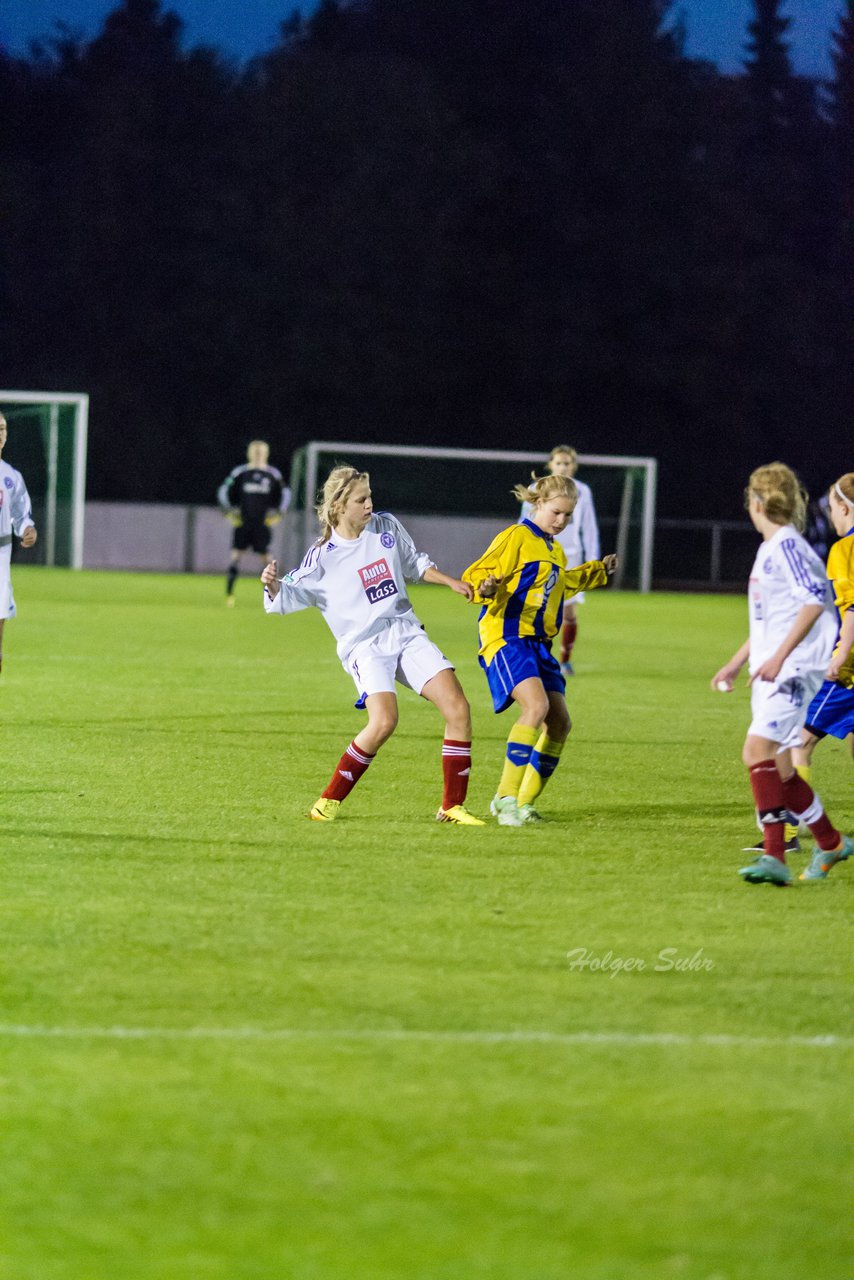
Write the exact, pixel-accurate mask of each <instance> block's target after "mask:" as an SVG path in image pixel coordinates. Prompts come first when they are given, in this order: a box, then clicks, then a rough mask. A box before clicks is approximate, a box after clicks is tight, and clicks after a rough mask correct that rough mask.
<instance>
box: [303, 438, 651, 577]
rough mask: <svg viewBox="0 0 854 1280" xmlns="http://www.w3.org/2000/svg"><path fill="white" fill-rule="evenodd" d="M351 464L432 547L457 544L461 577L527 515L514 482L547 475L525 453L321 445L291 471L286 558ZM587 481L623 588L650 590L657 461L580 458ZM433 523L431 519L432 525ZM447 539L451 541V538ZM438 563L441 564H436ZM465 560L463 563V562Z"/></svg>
mask: <svg viewBox="0 0 854 1280" xmlns="http://www.w3.org/2000/svg"><path fill="white" fill-rule="evenodd" d="M342 462H344V463H349V464H351V465H352V466H356V467H359V468H360V469H362V470H365V471H369V472H370V473H371V484H372V487H373V490H374V494H375V501H376V503H377V505H378V507H379V508H380V509H386V508H388V509H389V510H392V511H394V513H395V514H396V515H399V516H400V517H401V519H402V520H403V522H404V524H406V523H407V521H415V522H416V523H417V526H418V529H419V531H420V530H421V529H425V530H428V531H429V532H428V533H427V536H428V537H429V539H430V541H429V542H428V541H427V537H424V538H423V539H422V540H423V542H424V546H425V549H427V550H430V551H431V552H432V549H433V547H434V546H437V547H439V546H442V545H444V544H448V545H450V543H449V539H452V540H453V548H454V553H455V554H454V555H452V556H451V557H450V558H449V557H448V556H447V555H445V556H444V557H443V567H445V565H447V566H448V568H449V569H450V568H451V566H452V565H453V566H454V567H455V568H456V569H457V570H459V569H460V567H461V566H462V567H464V565H465V564H468V563H470V561H471V560H474V559H475V558H476V557H477V556H478V555H479V554H480V553H481V552H482V551H483V548H484V545H485V542H484V538H486V537H488V536H491V534H490V533H489V531H490V529H491V530H492V531H493V532H498V530H499V529H501V528H502V526H504V525H507V524H509V523H510V522H512V521H513V520H515V519H517V518H518V514H519V505H518V503H517V502H516V500H515V499H514V497H513V495H512V490H513V487H514V485H516V484H519V483H520V482H521V483H524V482H526V481H527V480H528V479H529V477H530V474H531V471H532V470H536V471H537V473H538V474H542V473H543V472H544V471H545V465H546V459H545V455H544V454H543V453H533V452H529V451H522V450H518V451H516V450H513V451H507V450H497V449H445V448H441V447H438V446H434V445H423V446H422V445H387V444H358V443H355V442H353V441H346V440H344V441H340V440H312V441H309V443H307V444H306V445H304V446H303V448H301V449H299V450H298V451H297V453H296V454H295V455H294V457H293V461H292V465H291V480H290V483H291V490H292V493H293V499H292V504H293V505H292V513H291V520H290V524H289V530H288V538H287V554H288V555H289V557H290V558H291V559H292V560H293V561H294V562H296V561H297V560H298V559H299V557H301V555H302V553H303V551H304V550H305V548H306V547H307V546H308V545H309V543H310V542H311V541H312V540H313V539H314V538H315V537H316V536H317V522H316V519H315V516H314V504H315V500H316V495H317V493H318V490H319V489H320V487H321V486H322V484H323V481H324V479H325V478H326V475H327V474H328V473H329V471H330V470H331V469H332V468H333V467H334V466H336V465H337V464H339V463H342ZM578 466H579V476H578V478H579V480H583V481H584V482H585V483H586V484H588V485H589V486H590V488H591V490H592V492H593V500H594V503H595V506H596V514H597V518H598V520H599V526H600V530H601V533H602V542H603V550H604V551H606V552H607V551H616V552H617V553H618V555H619V556H620V562H621V567H620V570H619V572H618V575H617V577H616V581H615V584H614V585H615V586H618V587H629V588H634V589H636V590H639V591H649V590H650V589H651V586H652V551H653V537H654V531H655V499H656V481H657V462H656V459H655V458H645V457H633V456H627V455H611V454H592V453H581V454H579V455H578ZM427 522H430V523H429V524H428V523H427ZM443 535H444V538H443ZM437 558H438V557H437ZM455 559H457V560H458V561H460V562H461V563H456V564H455V565H454V560H455Z"/></svg>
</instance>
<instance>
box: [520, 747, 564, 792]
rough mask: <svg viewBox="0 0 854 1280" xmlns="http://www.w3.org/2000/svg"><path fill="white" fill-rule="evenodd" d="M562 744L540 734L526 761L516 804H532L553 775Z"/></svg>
mask: <svg viewBox="0 0 854 1280" xmlns="http://www.w3.org/2000/svg"><path fill="white" fill-rule="evenodd" d="M563 747H564V744H563V743H562V742H555V740H554V738H550V737H549V736H548V735H547V734H545V733H544V734H542V735H541V737H540V739H539V741H538V742H537V745H536V746H535V748H534V750H533V751H532V752H531V758H530V760H529V761H528V767H527V769H526V770H525V776H524V777H523V779H522V785H521V786H520V788H519V796H518V804H519V807H520V808H521V807H522V805H523V804H532V803H533V801H534V800H536V798H537V796H538V795H539V794H540V792H541V791H542V789H543V787H544V786H545V785H546V783H547V782H548V780H549V778H550V777H551V776H552V774H553V773H554V771H555V769H556V768H557V766H558V761H559V760H560V753H561V752H562V751H563Z"/></svg>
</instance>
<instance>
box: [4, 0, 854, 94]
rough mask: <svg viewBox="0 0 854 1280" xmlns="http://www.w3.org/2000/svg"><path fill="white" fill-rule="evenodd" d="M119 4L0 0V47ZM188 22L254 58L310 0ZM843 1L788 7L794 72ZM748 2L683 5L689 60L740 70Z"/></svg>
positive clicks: (273, 1) (218, 1)
mask: <svg viewBox="0 0 854 1280" xmlns="http://www.w3.org/2000/svg"><path fill="white" fill-rule="evenodd" d="M115 7H116V3H115V0H0V42H2V44H3V45H4V46H5V48H6V50H7V51H8V52H10V53H13V54H15V53H25V52H26V50H27V46H28V43H29V41H30V40H32V39H36V38H38V37H44V36H46V35H49V34H50V32H51V30H52V25H53V22H54V19H60V20H61V21H63V22H65V23H66V24H67V25H68V26H70V27H71V28H72V29H74V30H76V31H78V32H80V33H81V34H82V35H83V36H85V37H91V36H93V35H96V34H97V32H98V30H99V29H100V25H101V23H102V21H103V19H104V17H105V15H106V14H107V13H109V12H110V11H111V10H112V9H114V8H115ZM164 7H168V8H170V9H173V10H174V11H175V12H176V13H178V14H179V15H180V17H181V18H182V19H183V20H184V22H185V24H186V27H185V41H186V43H187V44H189V45H194V44H203V43H204V44H213V45H216V46H218V47H219V48H221V49H223V50H224V51H225V52H227V53H230V54H233V55H235V56H236V57H238V58H247V57H251V56H252V55H253V54H256V53H259V52H263V51H264V50H265V49H269V48H270V47H271V46H272V45H273V44H275V42H276V39H277V36H278V30H279V23H280V22H282V21H283V20H284V19H285V18H287V17H288V16H289V15H290V13H291V12H292V11H293V9H294V8H300V9H301V10H302V11H303V12H304V13H305V12H309V11H310V10H311V8H312V7H313V4H312V0H302V2H301V3H300V0H172V3H170V4H168V5H166V6H164ZM843 7H844V6H843V0H789V3H788V4H787V5H786V6H785V9H784V13H785V15H786V16H787V17H790V18H791V19H792V26H791V27H790V28H789V32H788V38H789V40H790V43H791V50H792V58H793V62H794V65H795V70H796V71H799V72H801V73H802V74H804V75H812V76H829V75H830V73H831V68H830V61H829V47H830V32H831V31H832V29H833V28H834V27H835V26H836V24H837V19H838V17H839V15H840V14H841V12H842V10H843ZM751 11H752V6H751V4H750V0H677V2H676V3H675V4H674V6H673V10H672V12H673V14H674V15H677V14H679V13H682V14H683V15H684V18H685V21H686V23H687V31H688V45H687V48H688V53H689V54H690V55H691V56H693V57H705V58H709V59H710V60H711V61H713V62H715V63H717V64H718V66H719V67H720V68H721V69H722V70H723V71H738V70H740V68H741V64H742V60H743V57H744V49H743V45H744V40H745V30H746V25H747V22H748V19H749V16H750V14H751Z"/></svg>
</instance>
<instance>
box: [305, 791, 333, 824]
mask: <svg viewBox="0 0 854 1280" xmlns="http://www.w3.org/2000/svg"><path fill="white" fill-rule="evenodd" d="M340 808H341V801H340V800H327V799H325V797H324V796H321V797H320V799H319V800H315V802H314V804H313V805H312V806H311V809H310V810H309V813H308V816H309V817H310V818H311V820H312V822H334V821H335V819H336V818H337V817H338V810H339V809H340Z"/></svg>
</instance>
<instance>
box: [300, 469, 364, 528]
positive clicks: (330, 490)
mask: <svg viewBox="0 0 854 1280" xmlns="http://www.w3.org/2000/svg"><path fill="white" fill-rule="evenodd" d="M360 481H365V483H367V484H370V482H371V478H370V476H369V475H368V473H367V471H357V470H356V468H355V467H348V466H347V465H346V463H342V464H341V465H340V466H337V467H335V468H333V470H332V471H330V472H329V475H328V476H327V477H326V483H325V484H324V486H323V488H322V489H321V491H320V493H319V494H318V501H317V506H316V507H315V508H314V509H315V511H316V512H317V519H318V521H319V523H320V537H319V538H318V539H317V543H318V546H320V545H322V544H323V543H324V542H328V541H329V539H330V538H331V536H332V530H333V529H334V528H335V525H336V524H337V523H338V520H339V519H340V517H341V512H342V511H343V510H344V507H345V506H346V505H347V499H348V498H349V497H350V494H351V493H352V492H353V489H354V488H355V487H356V485H357V484H359V483H360Z"/></svg>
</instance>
